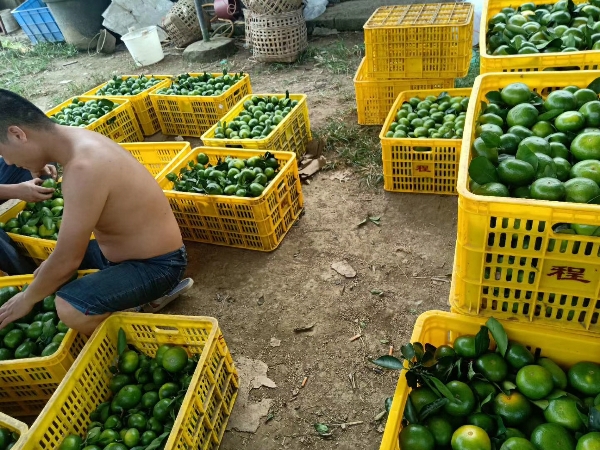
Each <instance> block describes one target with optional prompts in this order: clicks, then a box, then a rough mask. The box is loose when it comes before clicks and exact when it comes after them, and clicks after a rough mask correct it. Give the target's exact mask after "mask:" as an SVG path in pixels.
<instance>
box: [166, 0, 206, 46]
mask: <svg viewBox="0 0 600 450" xmlns="http://www.w3.org/2000/svg"><path fill="white" fill-rule="evenodd" d="M163 27H164V29H165V31H166V32H167V34H168V35H169V38H171V40H172V41H173V43H174V44H175V46H176V47H185V46H187V45H188V44H191V43H192V42H196V41H199V40H200V39H202V30H201V29H200V24H199V23H198V16H197V14H196V5H195V3H194V0H179V1H178V2H177V3H175V4H174V5H173V7H172V8H171V11H169V13H168V14H167V16H166V17H165V19H164V21H163Z"/></svg>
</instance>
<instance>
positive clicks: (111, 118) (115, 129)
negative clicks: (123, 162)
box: [46, 95, 144, 143]
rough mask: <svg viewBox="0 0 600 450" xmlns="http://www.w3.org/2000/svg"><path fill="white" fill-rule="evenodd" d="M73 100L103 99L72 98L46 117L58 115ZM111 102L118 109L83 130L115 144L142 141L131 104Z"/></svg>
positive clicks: (98, 98) (122, 101)
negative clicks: (94, 133)
mask: <svg viewBox="0 0 600 450" xmlns="http://www.w3.org/2000/svg"><path fill="white" fill-rule="evenodd" d="M74 98H78V99H79V100H81V101H82V102H87V101H89V100H101V99H103V98H105V97H93V96H89V97H88V96H84V95H80V96H78V97H73V98H70V99H69V100H67V101H65V102H63V103H61V104H60V105H58V106H55V107H54V108H52V109H51V110H50V111H47V112H46V115H47V116H48V117H50V116H52V115H54V114H57V113H59V112H60V111H61V110H62V109H63V108H64V107H66V106H69V105H70V104H71V103H72V102H73V99H74ZM111 102H114V103H116V104H118V105H119V107H117V108H115V109H113V110H112V111H111V112H109V113H108V114H105V115H104V116H102V117H100V118H99V119H98V120H96V121H95V122H93V123H91V124H89V125H88V126H86V127H85V129H86V130H90V131H95V132H96V133H100V134H102V135H104V136H106V137H107V138H109V139H112V140H113V141H115V142H116V143H121V142H141V141H143V140H144V136H143V135H142V130H140V126H139V125H138V123H137V119H136V118H135V113H134V112H133V107H132V106H131V102H130V101H129V100H121V99H111Z"/></svg>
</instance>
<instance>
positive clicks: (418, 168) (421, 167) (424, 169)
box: [417, 166, 431, 172]
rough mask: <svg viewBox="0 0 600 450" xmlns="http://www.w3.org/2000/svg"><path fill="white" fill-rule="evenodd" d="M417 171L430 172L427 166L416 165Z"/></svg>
mask: <svg viewBox="0 0 600 450" xmlns="http://www.w3.org/2000/svg"><path fill="white" fill-rule="evenodd" d="M417 172H431V170H430V168H429V166H417Z"/></svg>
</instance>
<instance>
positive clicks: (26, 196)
mask: <svg viewBox="0 0 600 450" xmlns="http://www.w3.org/2000/svg"><path fill="white" fill-rule="evenodd" d="M42 183H43V180H41V179H40V178H35V179H33V180H31V181H25V182H23V183H19V184H17V185H15V189H16V194H17V195H16V198H18V199H19V200H23V201H25V202H42V201H44V200H50V199H51V198H52V194H53V193H54V189H52V188H45V187H42V186H40V185H41V184H42Z"/></svg>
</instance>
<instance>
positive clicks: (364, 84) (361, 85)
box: [354, 58, 454, 125]
mask: <svg viewBox="0 0 600 450" xmlns="http://www.w3.org/2000/svg"><path fill="white" fill-rule="evenodd" d="M453 87H454V79H453V78H445V79H436V80H429V79H425V78H416V79H413V80H380V79H378V78H369V77H367V64H366V59H365V58H363V60H362V62H361V63H360V66H359V67H358V70H357V71H356V75H355V76H354V90H355V92H356V111H357V113H358V124H359V125H383V123H384V122H385V118H386V117H387V115H388V113H389V112H390V108H391V107H392V105H393V104H394V101H395V100H396V98H398V95H400V93H401V92H404V91H419V90H422V89H442V88H453Z"/></svg>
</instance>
